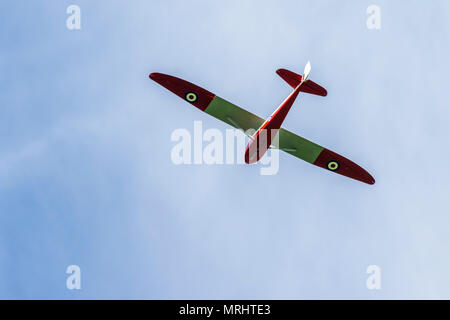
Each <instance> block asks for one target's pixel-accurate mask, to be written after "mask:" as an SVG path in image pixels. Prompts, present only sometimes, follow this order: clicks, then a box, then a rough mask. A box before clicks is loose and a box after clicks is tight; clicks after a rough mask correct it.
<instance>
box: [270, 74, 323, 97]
mask: <svg viewBox="0 0 450 320" xmlns="http://www.w3.org/2000/svg"><path fill="white" fill-rule="evenodd" d="M308 73H309V71H308ZM277 74H278V75H279V76H280V77H281V78H283V80H284V81H286V82H287V83H288V84H289V85H290V86H291V87H292V88H294V89H295V88H296V87H297V86H298V85H299V84H300V82H301V81H302V79H303V77H302V76H301V75H299V74H297V73H295V72H292V71H289V70H287V69H278V70H277ZM300 91H301V92H305V93H310V94H315V95H318V96H322V97H325V96H326V95H327V90H325V88H323V87H321V86H320V85H318V84H317V83H315V82H314V81H311V80H305V81H304V83H303V84H302V86H301V87H300Z"/></svg>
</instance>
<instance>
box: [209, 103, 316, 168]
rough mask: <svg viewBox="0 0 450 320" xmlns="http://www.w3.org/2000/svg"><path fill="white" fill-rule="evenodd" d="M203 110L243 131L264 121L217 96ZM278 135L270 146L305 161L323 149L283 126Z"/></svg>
mask: <svg viewBox="0 0 450 320" xmlns="http://www.w3.org/2000/svg"><path fill="white" fill-rule="evenodd" d="M205 112H206V113H208V114H210V115H212V116H213V117H215V118H217V119H219V120H222V121H223V122H225V123H228V124H229V125H231V126H233V127H235V128H237V129H243V130H244V131H247V130H248V129H254V130H257V129H258V128H259V127H261V125H262V124H263V123H264V119H262V118H260V117H258V116H257V115H254V114H253V113H251V112H248V111H247V110H244V109H242V108H240V107H238V106H236V105H234V104H232V103H230V102H228V101H226V100H224V99H222V98H220V97H218V96H216V97H215V98H214V100H213V101H211V103H210V104H209V106H208V107H207V108H206V110H205ZM278 135H279V141H278V143H276V142H274V144H273V145H272V147H274V148H278V149H280V150H282V151H285V152H287V153H290V154H292V155H293V156H295V157H297V158H300V159H302V160H305V161H307V162H310V163H314V161H315V160H316V159H317V157H318V156H319V154H320V153H321V152H322V150H323V147H321V146H319V145H317V144H315V143H313V142H311V141H309V140H306V139H304V138H302V137H300V136H298V135H296V134H294V133H292V132H290V131H288V130H285V129H283V128H281V129H280V131H278ZM278 144H279V145H278Z"/></svg>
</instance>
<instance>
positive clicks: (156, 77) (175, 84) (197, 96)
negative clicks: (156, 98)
mask: <svg viewBox="0 0 450 320" xmlns="http://www.w3.org/2000/svg"><path fill="white" fill-rule="evenodd" d="M149 78H150V79H152V80H153V81H155V82H157V83H159V84H160V85H162V86H163V87H164V88H166V89H167V90H169V91H172V92H173V93H175V94H176V95H177V96H179V97H180V98H182V99H183V100H185V101H187V102H189V103H190V104H192V105H193V106H195V107H197V108H199V109H200V110H202V111H205V110H206V108H207V107H208V106H209V104H210V103H211V101H212V100H213V99H214V97H215V94H214V93H211V92H209V91H208V90H205V89H203V88H201V87H199V86H197V85H195V84H193V83H190V82H188V81H186V80H183V79H180V78H177V77H174V76H171V75H168V74H164V73H159V72H152V73H150V75H149Z"/></svg>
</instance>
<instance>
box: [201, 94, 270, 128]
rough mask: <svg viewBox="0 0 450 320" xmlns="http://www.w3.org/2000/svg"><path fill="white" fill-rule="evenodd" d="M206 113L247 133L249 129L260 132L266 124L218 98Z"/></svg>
mask: <svg viewBox="0 0 450 320" xmlns="http://www.w3.org/2000/svg"><path fill="white" fill-rule="evenodd" d="M205 112H206V113H208V114H210V115H212V116H213V117H216V118H217V119H219V120H222V121H223V122H226V123H228V124H229V125H231V126H233V127H235V128H237V129H243V130H244V131H247V130H248V129H255V130H258V128H259V127H261V125H262V124H263V123H264V119H262V118H260V117H258V116H257V115H254V114H253V113H251V112H248V111H247V110H244V109H242V108H240V107H238V106H236V105H234V104H232V103H231V102H228V101H226V100H224V99H222V98H220V97H218V96H215V98H214V100H213V101H211V103H210V104H209V106H208V108H206V110H205Z"/></svg>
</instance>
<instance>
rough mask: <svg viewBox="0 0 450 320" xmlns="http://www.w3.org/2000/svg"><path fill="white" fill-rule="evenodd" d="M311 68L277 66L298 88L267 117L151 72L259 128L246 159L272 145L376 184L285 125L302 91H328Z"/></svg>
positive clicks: (223, 116)
mask: <svg viewBox="0 0 450 320" xmlns="http://www.w3.org/2000/svg"><path fill="white" fill-rule="evenodd" d="M310 70H311V66H310V64H309V62H308V63H307V65H306V67H305V71H304V75H303V76H301V75H299V74H296V73H294V72H292V71H289V70H286V69H279V70H277V74H278V75H279V76H280V77H281V78H283V79H284V80H285V81H286V82H287V83H288V84H289V85H290V86H291V87H292V88H293V89H294V90H293V91H292V93H291V94H290V95H289V96H288V97H287V98H286V100H284V102H283V103H282V104H281V105H280V106H279V107H278V108H277V109H276V110H275V112H274V113H273V114H272V115H271V116H270V117H269V118H268V119H267V120H264V119H262V118H260V117H258V116H256V115H254V114H253V113H251V112H248V111H246V110H244V109H242V108H240V107H238V106H236V105H234V104H232V103H230V102H228V101H226V100H224V99H222V98H220V97H218V96H216V95H215V94H214V93H211V92H209V91H208V90H205V89H203V88H200V87H199V86H197V85H195V84H193V83H190V82H188V81H185V80H183V79H180V78H177V77H174V76H170V75H167V74H163V73H157V72H154V73H151V74H150V79H152V80H154V81H156V82H157V83H159V84H160V85H162V86H163V87H165V88H166V89H168V90H170V91H172V92H173V93H175V94H176V95H177V96H179V97H180V98H182V99H184V100H186V101H187V102H189V103H190V104H192V105H194V106H195V107H197V108H198V109H200V110H202V111H204V112H206V113H208V114H210V115H212V116H214V117H216V118H217V119H219V120H222V121H223V122H226V123H228V124H229V125H231V126H233V127H235V128H237V129H242V130H243V131H244V132H248V130H256V131H255V133H254V134H252V135H251V136H250V138H251V140H250V142H249V144H248V146H247V148H246V150H245V162H246V163H255V162H257V161H259V160H260V159H261V158H262V157H263V155H264V154H265V153H266V151H267V150H268V149H269V148H276V149H280V150H282V151H285V152H287V153H290V154H292V155H293V156H296V157H297V158H300V159H302V160H305V161H306V162H309V163H312V164H314V165H316V166H319V167H322V168H324V169H327V170H329V171H333V172H336V173H339V174H341V175H344V176H346V177H349V178H352V179H355V180H358V181H361V182H364V183H368V184H374V183H375V179H374V178H373V177H372V176H371V175H370V174H369V173H368V172H367V171H366V170H364V169H363V168H361V167H360V166H358V165H357V164H356V163H354V162H353V161H350V160H349V159H347V158H345V157H343V156H341V155H339V154H337V153H335V152H333V151H331V150H328V149H326V148H324V147H321V146H319V145H318V144H315V143H314V142H311V141H309V140H306V139H305V138H302V137H300V136H298V135H296V134H294V133H292V132H290V131H288V130H286V129H283V128H281V125H282V124H283V121H284V119H285V118H286V115H287V114H288V112H289V110H290V108H291V107H292V105H293V103H294V101H295V99H296V98H297V96H298V94H299V93H300V92H305V93H310V94H315V95H319V96H326V95H327V91H326V90H325V89H324V88H322V87H321V86H320V85H318V84H317V83H315V82H313V81H311V80H309V79H308V75H309V72H310ZM256 128H258V129H256ZM276 134H278V135H279V136H278V139H273V138H274V137H275V136H276Z"/></svg>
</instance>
